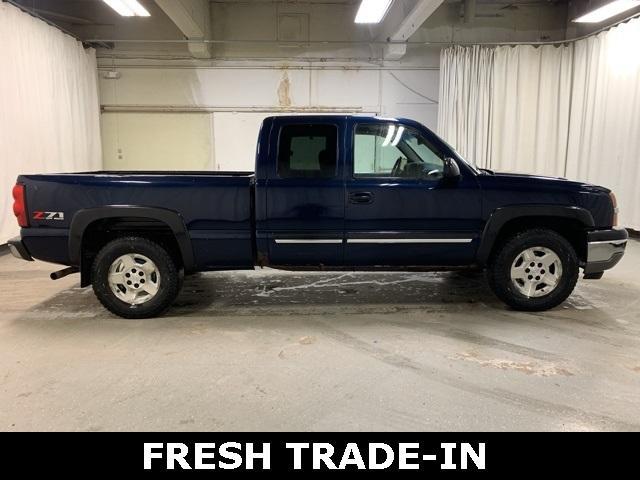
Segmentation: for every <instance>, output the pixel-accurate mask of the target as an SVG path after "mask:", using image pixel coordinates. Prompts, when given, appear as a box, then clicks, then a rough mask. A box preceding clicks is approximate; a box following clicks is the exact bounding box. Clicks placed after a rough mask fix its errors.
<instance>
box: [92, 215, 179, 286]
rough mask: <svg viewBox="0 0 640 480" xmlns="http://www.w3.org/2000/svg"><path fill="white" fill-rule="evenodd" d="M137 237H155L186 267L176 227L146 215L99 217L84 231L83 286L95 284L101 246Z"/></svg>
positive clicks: (153, 239)
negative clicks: (93, 275) (93, 270)
mask: <svg viewBox="0 0 640 480" xmlns="http://www.w3.org/2000/svg"><path fill="white" fill-rule="evenodd" d="M124 236H127V237H128V236H135V237H144V238H147V239H149V240H152V241H154V242H156V243H158V244H159V245H161V246H162V247H163V248H165V249H166V250H167V252H168V253H169V255H171V257H172V258H173V259H174V261H175V262H176V266H177V267H178V269H180V268H183V266H184V262H183V259H182V253H181V251H180V247H179V245H178V241H177V240H176V237H175V234H174V233H173V230H171V228H170V227H169V225H167V224H166V223H164V222H162V221H160V220H155V219H150V218H143V217H113V218H104V219H100V220H96V221H94V222H92V223H90V224H89V225H87V228H86V229H85V230H84V233H83V235H82V247H81V248H82V250H81V252H82V257H81V282H80V283H81V285H82V286H87V285H89V284H90V283H91V265H92V263H93V259H94V258H95V257H96V255H97V254H98V252H99V251H100V249H102V247H104V246H105V245H106V244H107V243H109V242H110V241H112V240H115V239H116V238H119V237H124Z"/></svg>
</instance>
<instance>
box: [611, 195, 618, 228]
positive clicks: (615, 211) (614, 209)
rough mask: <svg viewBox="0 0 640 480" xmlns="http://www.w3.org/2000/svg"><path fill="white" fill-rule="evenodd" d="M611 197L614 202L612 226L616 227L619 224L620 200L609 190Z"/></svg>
mask: <svg viewBox="0 0 640 480" xmlns="http://www.w3.org/2000/svg"><path fill="white" fill-rule="evenodd" d="M609 198H610V199H611V203H612V204H613V218H612V219H611V226H612V227H615V226H617V225H618V201H617V200H616V196H615V194H614V193H613V192H609Z"/></svg>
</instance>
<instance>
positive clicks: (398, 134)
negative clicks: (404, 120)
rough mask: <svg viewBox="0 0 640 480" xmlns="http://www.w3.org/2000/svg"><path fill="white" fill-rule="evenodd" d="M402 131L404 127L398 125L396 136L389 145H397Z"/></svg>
mask: <svg viewBox="0 0 640 480" xmlns="http://www.w3.org/2000/svg"><path fill="white" fill-rule="evenodd" d="M403 133H404V127H399V128H398V133H396V138H394V139H393V142H391V145H392V146H393V147H395V146H396V145H398V142H399V141H400V139H401V138H402V134H403Z"/></svg>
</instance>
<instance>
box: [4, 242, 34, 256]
mask: <svg viewBox="0 0 640 480" xmlns="http://www.w3.org/2000/svg"><path fill="white" fill-rule="evenodd" d="M7 244H8V245H9V251H10V252H11V255H13V256H14V257H16V258H20V259H22V260H27V261H28V262H33V257H32V256H31V254H30V253H29V250H27V247H25V246H24V243H22V239H21V238H20V237H14V238H12V239H11V240H9V241H8V242H7Z"/></svg>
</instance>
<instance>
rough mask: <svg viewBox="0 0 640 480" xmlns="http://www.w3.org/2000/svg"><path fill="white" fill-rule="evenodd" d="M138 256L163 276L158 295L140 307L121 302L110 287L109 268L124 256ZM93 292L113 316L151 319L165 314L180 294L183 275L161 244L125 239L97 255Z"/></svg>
mask: <svg viewBox="0 0 640 480" xmlns="http://www.w3.org/2000/svg"><path fill="white" fill-rule="evenodd" d="M130 253H135V254H139V255H144V256H145V257H147V258H148V259H150V260H152V261H153V263H155V265H156V267H157V270H158V272H159V274H160V282H159V286H158V290H157V293H156V294H155V296H153V298H151V299H149V300H148V301H146V302H145V303H141V304H139V305H131V304H129V303H127V302H125V301H123V300H121V299H119V298H118V297H117V296H116V295H115V294H114V293H113V291H112V290H111V287H110V286H109V281H108V277H109V268H110V267H111V264H112V263H113V262H114V261H116V259H118V258H119V257H120V256H122V255H126V254H130ZM91 283H92V284H93V291H94V293H95V294H96V297H98V300H100V303H102V305H103V306H104V307H105V308H106V309H107V310H109V311H110V312H112V313H114V314H116V315H118V316H120V317H123V318H132V319H137V318H150V317H156V316H158V315H160V314H162V313H163V312H164V311H165V310H166V309H167V308H169V306H171V304H172V303H173V301H174V300H175V298H176V296H177V295H178V292H179V291H180V274H179V270H178V268H177V267H176V263H175V261H174V260H173V258H171V256H170V255H169V253H167V251H166V250H165V249H164V248H162V247H161V246H160V245H158V244H157V243H155V242H153V241H151V240H148V239H146V238H142V237H122V238H118V239H116V240H113V241H111V242H109V243H107V244H106V245H105V246H104V247H103V248H102V250H100V252H98V255H96V257H95V259H94V261H93V265H92V267H91Z"/></svg>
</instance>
